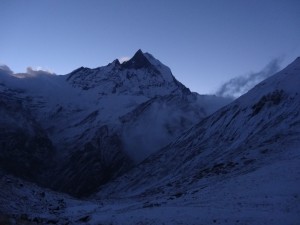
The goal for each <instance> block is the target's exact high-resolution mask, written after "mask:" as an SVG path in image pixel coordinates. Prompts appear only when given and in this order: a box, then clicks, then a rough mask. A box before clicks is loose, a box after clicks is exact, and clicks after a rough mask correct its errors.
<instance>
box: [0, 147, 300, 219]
mask: <svg viewBox="0 0 300 225" xmlns="http://www.w3.org/2000/svg"><path fill="white" fill-rule="evenodd" d="M16 181H17V182H16ZM299 187H300V154H299V147H297V146H295V148H294V151H292V152H291V151H289V152H288V155H285V156H283V160H280V161H277V162H275V163H273V164H270V165H268V166H264V167H262V168H259V169H257V170H254V171H249V172H248V173H245V174H240V175H238V176H236V177H232V178H230V179H220V180H219V181H217V182H214V183H213V184H211V185H209V186H203V185H200V184H199V186H197V185H193V187H192V188H191V189H190V190H188V191H186V192H185V193H181V192H178V193H177V194H175V195H172V196H170V195H168V194H156V195H152V196H145V197H139V196H132V197H128V198H123V199H122V198H118V199H100V200H97V201H88V200H86V201H79V200H74V199H72V198H70V197H68V196H65V195H62V194H57V193H53V192H51V191H45V190H43V189H41V188H39V187H36V186H34V185H30V184H29V183H24V182H22V183H21V182H20V181H18V180H15V179H14V178H8V177H7V176H4V177H2V179H1V189H2V191H1V199H2V202H1V203H2V205H1V206H0V211H1V212H2V214H4V215H8V217H10V218H17V219H14V220H11V223H8V224H14V221H17V224H22V222H28V221H30V223H29V224H31V223H32V224H68V223H69V224H91V225H93V224H95V225H99V224H103V225H104V224H118V225H123V224H128V225H133V224H203V225H206V224H255V225H258V224H278V225H283V224H289V225H292V224H293V225H298V224H299V222H300V188H299ZM3 199H6V201H3ZM0 221H1V220H0ZM1 225H2V223H1Z"/></svg>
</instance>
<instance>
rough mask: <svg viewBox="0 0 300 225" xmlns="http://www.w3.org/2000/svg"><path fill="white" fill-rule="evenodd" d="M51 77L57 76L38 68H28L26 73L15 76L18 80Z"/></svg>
mask: <svg viewBox="0 0 300 225" xmlns="http://www.w3.org/2000/svg"><path fill="white" fill-rule="evenodd" d="M49 75H50V76H51V75H55V73H52V72H51V71H49V70H44V69H43V68H42V67H40V66H38V67H36V68H32V67H30V66H29V67H27V69H26V73H15V74H13V76H15V77H18V78H26V77H36V76H49Z"/></svg>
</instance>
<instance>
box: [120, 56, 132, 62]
mask: <svg viewBox="0 0 300 225" xmlns="http://www.w3.org/2000/svg"><path fill="white" fill-rule="evenodd" d="M129 59H130V57H128V56H123V57H120V58H119V62H120V63H123V62H126V61H128V60H129Z"/></svg>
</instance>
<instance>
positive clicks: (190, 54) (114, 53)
mask: <svg viewBox="0 0 300 225" xmlns="http://www.w3.org/2000/svg"><path fill="white" fill-rule="evenodd" d="M299 12H300V1H299V0H281V1H279V0H252V1H246V0H245V1H243V0H228V1H225V0H218V1H217V0H207V1H202V0H194V1H175V0H170V1H162V0H152V1H141V0H132V1H129V0H128V1H126V0H120V1H114V0H111V1H104V0H103V1H101V0H78V1H74V0H63V1H61V0H26V1H22V0H18V1H17V0H2V1H0V27H1V35H0V63H2V64H6V65H8V66H9V67H10V68H11V69H12V70H13V71H15V72H24V71H25V70H26V68H27V67H29V66H31V67H33V68H40V67H42V68H44V69H47V70H50V71H52V72H55V73H57V74H66V73H69V72H71V71H72V70H74V69H76V68H78V67H80V66H86V67H91V68H94V67H98V66H103V65H106V64H108V63H109V62H111V61H113V60H114V59H115V58H123V59H126V58H127V57H131V56H132V55H133V54H134V52H136V51H137V50H138V49H142V50H143V51H145V52H149V53H151V54H152V55H154V56H155V57H156V58H158V59H159V60H161V61H162V62H163V63H164V64H166V65H167V66H169V67H170V68H171V70H172V72H173V74H174V75H175V76H176V78H177V79H178V80H180V81H181V82H182V83H184V84H185V85H186V86H188V87H189V88H190V89H191V90H193V91H197V92H199V93H213V92H214V91H215V90H216V89H217V88H218V87H219V86H220V85H221V84H222V83H223V82H225V81H228V80H230V79H231V78H233V77H235V76H240V75H244V74H250V73H252V72H253V73H255V72H257V71H261V70H262V69H263V68H264V67H265V66H266V65H268V64H269V63H270V62H271V61H272V60H274V59H276V58H282V59H283V60H282V63H281V64H282V65H281V66H285V65H286V64H287V63H290V62H291V61H292V60H294V58H296V57H297V56H300V29H299V28H300V14H299Z"/></svg>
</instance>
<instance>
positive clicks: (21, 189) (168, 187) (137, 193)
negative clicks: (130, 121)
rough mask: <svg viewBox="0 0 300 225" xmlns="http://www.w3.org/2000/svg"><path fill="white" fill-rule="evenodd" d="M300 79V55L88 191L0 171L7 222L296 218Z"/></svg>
mask: <svg viewBox="0 0 300 225" xmlns="http://www.w3.org/2000/svg"><path fill="white" fill-rule="evenodd" d="M299 87H300V58H297V59H296V60H295V61H294V62H293V63H292V64H290V65H289V66H288V67H287V68H285V69H284V70H282V71H280V72H279V73H277V74H275V75H274V76H272V77H270V78H268V79H267V80H265V81H263V82H261V83H260V84H258V85H257V86H256V87H255V88H253V89H252V90H250V91H249V92H248V93H247V94H245V95H243V96H242V97H240V98H238V99H237V100H235V101H234V102H232V103H230V104H229V105H227V106H225V107H223V108H221V109H219V110H217V111H216V112H215V113H213V114H212V115H209V116H208V117H206V118H205V119H203V120H201V121H200V122H199V123H197V124H196V125H195V126H193V127H191V128H190V129H188V130H187V131H185V132H184V133H183V134H182V135H180V136H179V137H178V138H176V139H175V140H174V141H172V142H171V143H170V144H168V145H167V146H165V147H164V148H162V149H161V150H159V151H157V152H155V153H153V154H152V155H151V156H150V157H148V158H147V159H145V160H144V161H142V162H141V163H140V164H138V165H136V166H135V167H134V168H133V169H132V170H130V171H128V172H127V173H125V174H124V175H122V176H120V177H118V178H116V179H115V180H114V181H111V182H109V183H107V184H106V185H104V186H102V187H101V188H100V189H99V192H98V193H97V194H96V195H94V196H92V197H90V198H89V199H87V200H85V201H83V200H80V201H79V200H75V199H72V198H70V197H68V196H66V195H63V194H59V193H54V192H52V191H49V190H46V189H42V188H40V187H37V186H35V185H32V184H30V183H27V182H24V181H21V180H19V179H16V178H14V177H11V176H7V175H5V174H4V173H3V172H1V171H0V178H1V179H0V186H1V191H0V199H1V202H2V203H3V204H2V205H1V204H0V212H2V215H3V216H2V217H1V216H0V222H2V221H4V223H5V224H12V223H11V222H9V221H15V222H17V223H20V224H22V223H27V224H28V223H29V224H30V223H32V224H81V223H82V224H91V225H96V224H105V225H106V224H128V225H129V224H131V225H132V224H206V225H212V224H245V225H250V224H253V225H257V224H265V225H266V224H275V225H286V224H288V225H297V224H299V221H300V216H299V215H300V200H299V199H300V198H299V196H300V189H299V184H300V173H299V171H300V151H299V146H300V139H299V135H300V94H299V92H300V88H299ZM140 107H142V106H140ZM128 115H130V114H128ZM133 115H136V114H135V113H133ZM137 115H138V114H137ZM11 117H13V118H14V116H11ZM24 117H25V115H24ZM123 120H124V118H123ZM28 129H32V128H30V126H29V128H28ZM76 160H80V157H79V158H78V159H76ZM1 219H2V220H1Z"/></svg>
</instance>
